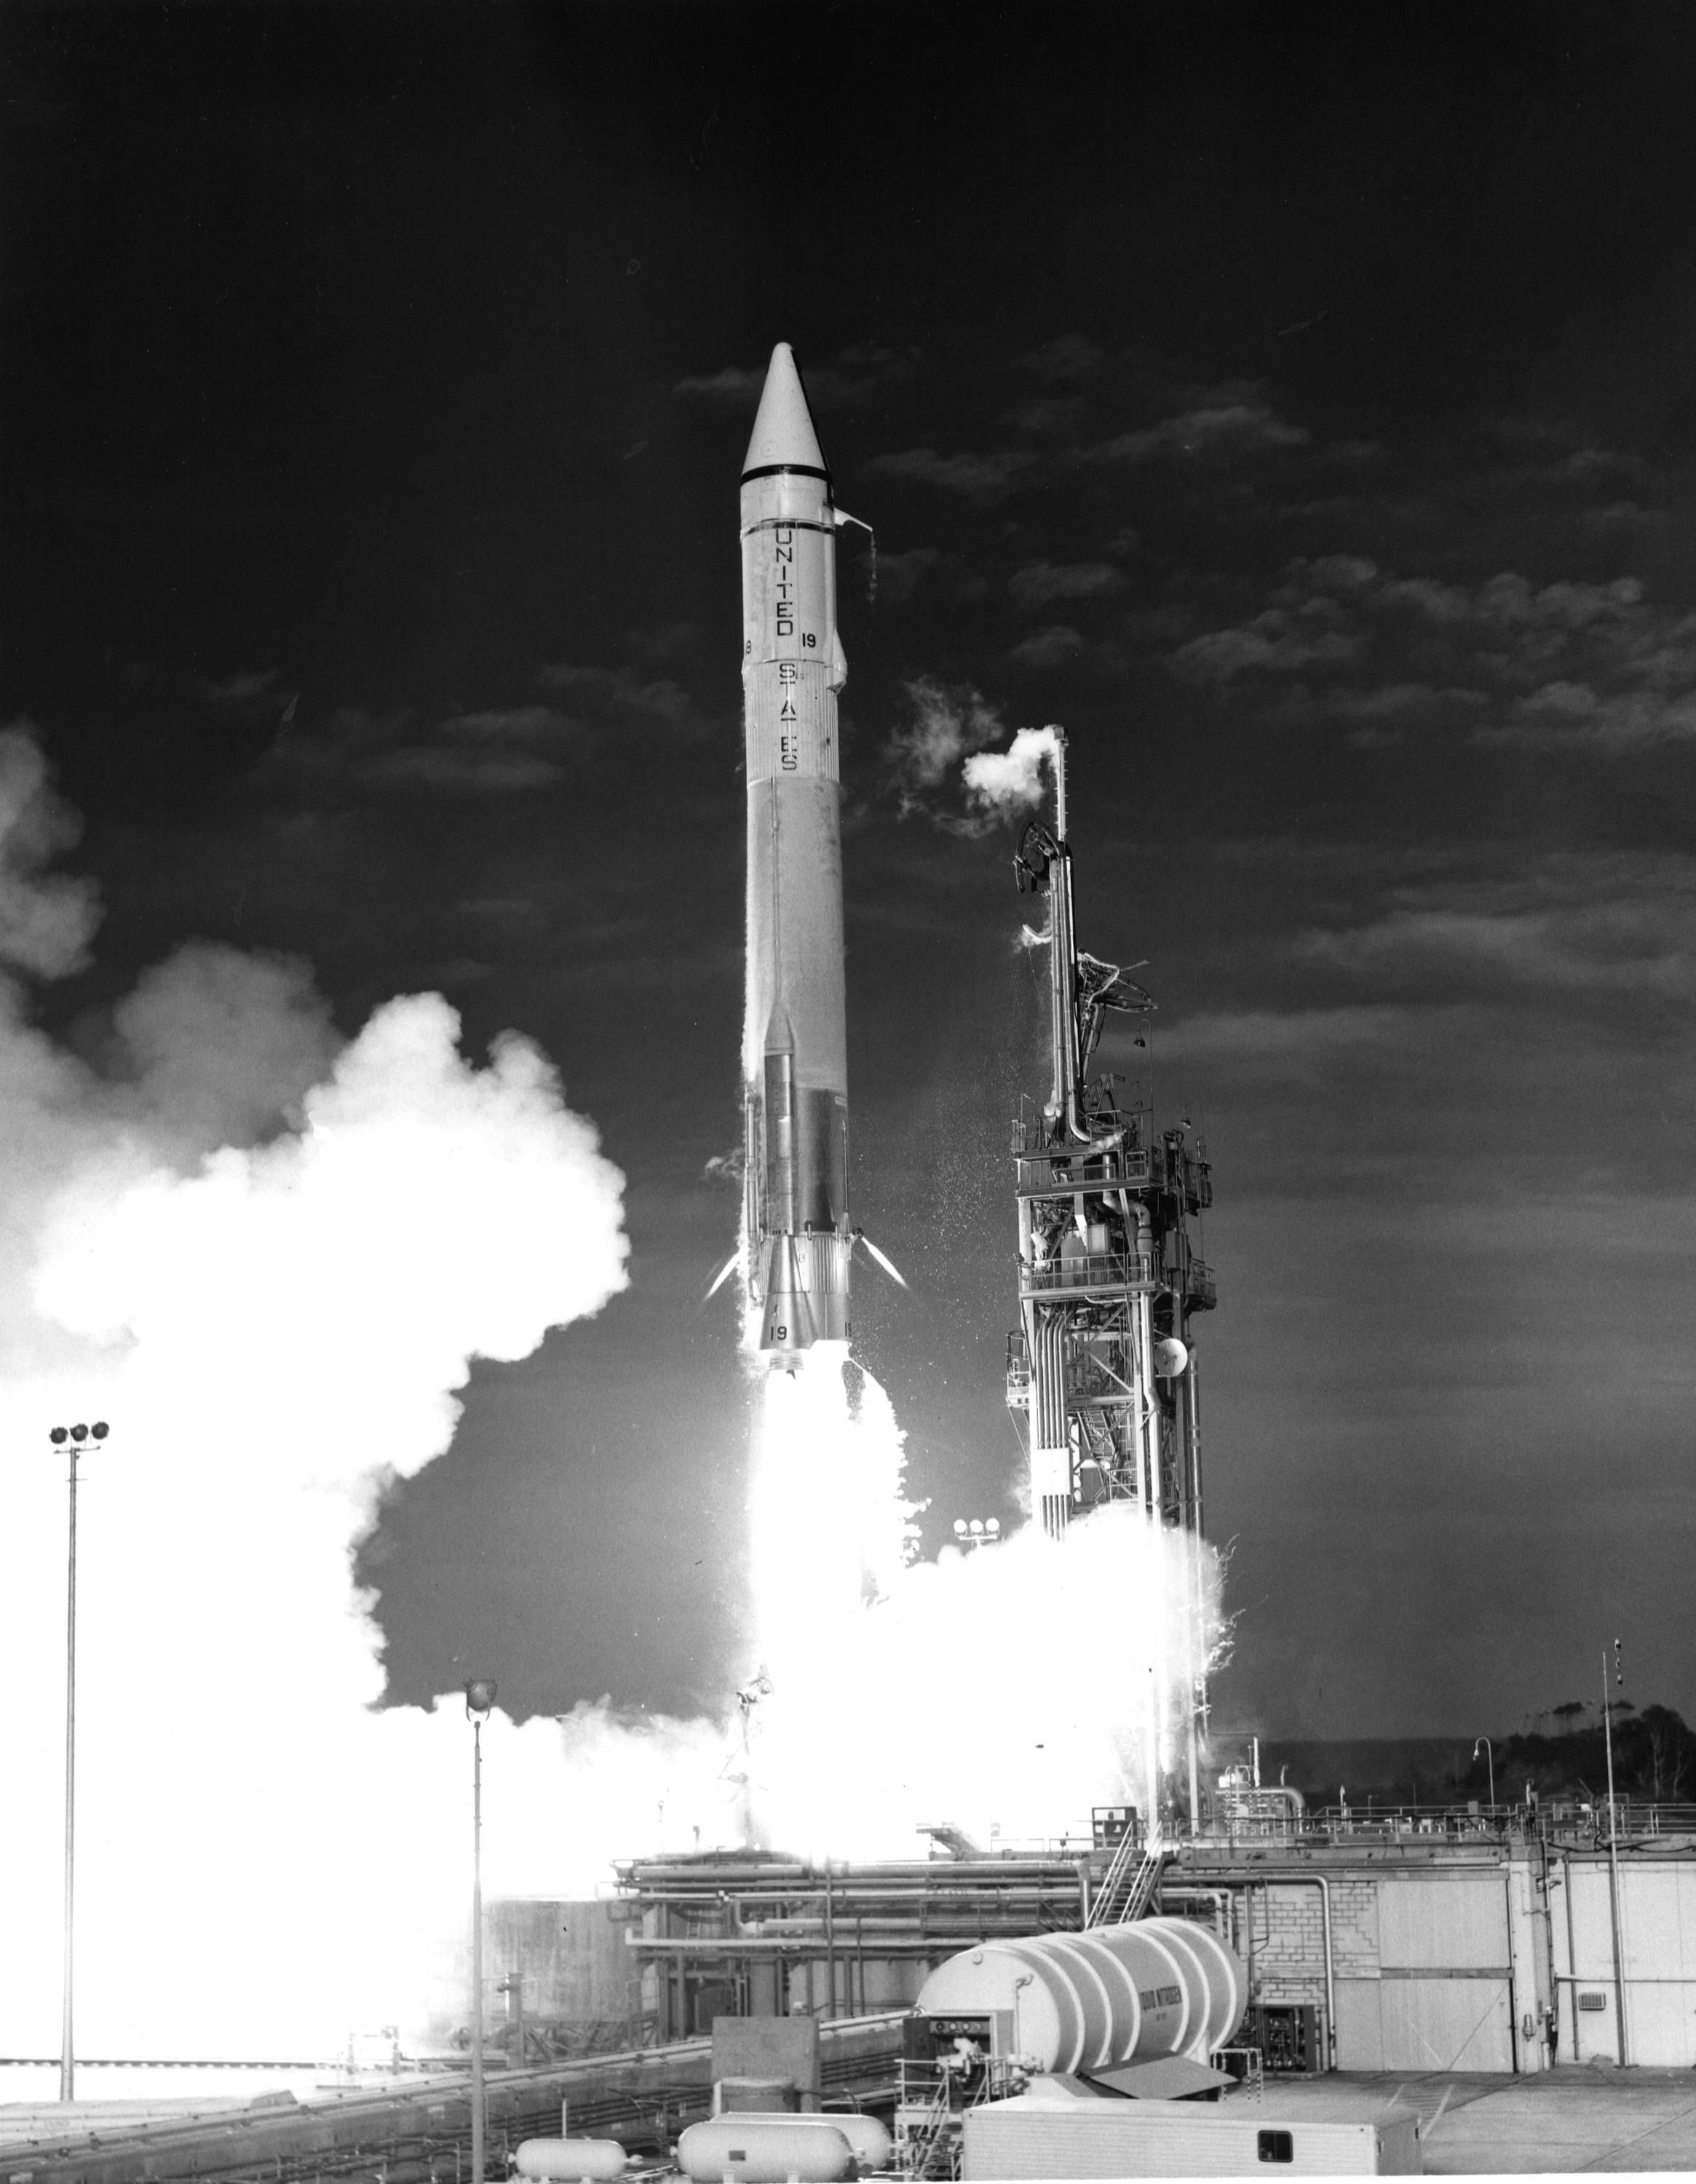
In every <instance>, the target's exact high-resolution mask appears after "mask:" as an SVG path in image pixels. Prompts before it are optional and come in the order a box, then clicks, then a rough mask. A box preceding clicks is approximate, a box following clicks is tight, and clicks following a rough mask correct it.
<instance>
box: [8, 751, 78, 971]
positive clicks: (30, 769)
mask: <svg viewBox="0 0 1696 2184" xmlns="http://www.w3.org/2000/svg"><path fill="white" fill-rule="evenodd" d="M81 837H82V822H81V818H80V817H79V816H77V814H76V813H75V811H72V810H71V809H70V806H69V805H66V804H64V803H63V802H62V801H61V800H60V799H59V798H58V796H56V795H55V794H54V793H53V788H52V787H51V786H50V784H49V783H48V781H47V761H46V760H45V759H44V758H43V757H42V750H41V746H40V744H38V743H37V742H36V737H35V732H34V730H33V728H32V727H31V724H30V722H29V721H22V720H20V721H14V722H13V723H12V725H11V726H10V727H7V728H3V729H0V963H6V964H8V965H10V966H12V967H14V969H16V970H19V971H27V972H33V973H34V974H36V976H37V977H40V978H63V977H64V975H65V974H66V973H67V972H71V971H80V970H81V968H82V967H83V965H84V964H85V963H86V961H87V960H88V944H89V942H90V941H91V940H92V939H93V938H94V933H95V928H96V927H97V925H98V924H99V922H100V905H99V903H98V901H97V899H96V895H95V891H94V889H93V887H92V885H91V884H90V883H89V882H88V881H86V880H80V879H70V878H65V877H60V876H58V875H56V874H53V875H50V874H48V873H47V872H45V871H44V869H43V867H44V866H46V865H47V863H48V862H49V861H51V860H52V859H53V857H54V856H56V855H58V852H59V851H60V850H69V849H73V848H75V845H76V844H77V843H78V842H79V841H80V840H81Z"/></svg>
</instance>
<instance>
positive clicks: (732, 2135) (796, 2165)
mask: <svg viewBox="0 0 1696 2184" xmlns="http://www.w3.org/2000/svg"><path fill="white" fill-rule="evenodd" d="M836 2121H837V2120H836V2118H835V2117H834V2116H831V2117H829V2118H826V2117H823V2116H820V2117H816V2118H803V2117H800V2116H792V2115H753V2114H744V2115H728V2116H714V2117H712V2118H711V2119H710V2120H709V2121H707V2122H706V2123H692V2124H691V2125H690V2126H689V2128H688V2129H687V2131H685V2132H684V2133H683V2135H682V2137H681V2138H679V2140H678V2142H677V2165H678V2166H679V2168H680V2169H681V2170H682V2171H683V2173H684V2175H685V2176H688V2177H690V2178H691V2179H692V2180H693V2184H722V2179H724V2178H725V2177H727V2176H729V2177H734V2178H735V2179H736V2180H737V2184H788V2180H789V2179H790V2178H792V2177H793V2178H795V2179H797V2180H798V2184H837V2180H838V2179H839V2178H842V2177H844V2176H852V2175H853V2174H854V2168H855V2163H854V2148H852V2147H851V2146H850V2145H849V2144H848V2140H847V2139H846V2138H845V2137H843V2135H842V2132H841V2131H838V2130H837V2127H836Z"/></svg>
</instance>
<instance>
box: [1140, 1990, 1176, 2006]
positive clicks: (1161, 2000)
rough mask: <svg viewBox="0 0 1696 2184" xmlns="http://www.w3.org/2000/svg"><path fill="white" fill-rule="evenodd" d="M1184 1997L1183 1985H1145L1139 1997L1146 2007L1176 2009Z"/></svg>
mask: <svg viewBox="0 0 1696 2184" xmlns="http://www.w3.org/2000/svg"><path fill="white" fill-rule="evenodd" d="M1183 1998H1184V1992H1183V1989H1182V1987H1181V1986H1145V1987H1144V1988H1143V1990H1142V1992H1140V1993H1139V1994H1138V1995H1137V2001H1138V2002H1140V2003H1142V2005H1143V2009H1176V2008H1177V2006H1178V2004H1179V2003H1181V2002H1182V2000H1183Z"/></svg>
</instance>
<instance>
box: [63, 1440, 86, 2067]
mask: <svg viewBox="0 0 1696 2184" xmlns="http://www.w3.org/2000/svg"><path fill="white" fill-rule="evenodd" d="M81 1453H82V1444H81V1442H80V1441H75V1440H74V1441H72V1442H71V1444H70V1562H69V1566H68V1568H67V1571H66V1575H65V1610H64V1971H63V1973H62V1975H61V1976H60V1981H59V2029H58V2097H59V2098H60V2099H61V2100H62V2101H70V2100H74V2099H75V2098H76V2033H75V2012H74V2009H73V2000H72V1992H71V1981H72V1979H73V1977H74V1975H75V1966H76V1944H75V1934H76V1908H75V1907H76V1459H77V1458H78V1457H79V1456H81Z"/></svg>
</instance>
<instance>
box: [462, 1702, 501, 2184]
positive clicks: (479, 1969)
mask: <svg viewBox="0 0 1696 2184" xmlns="http://www.w3.org/2000/svg"><path fill="white" fill-rule="evenodd" d="M494 1702H495V1686H494V1685H493V1683H492V1681H491V1680H489V1679H488V1678H487V1677H482V1678H478V1679H475V1680H473V1681H472V1682H470V1683H469V1684H467V1685H466V1686H465V1714H466V1718H467V1719H468V1720H469V1721H470V1724H471V2176H472V2180H473V2184H483V2177H484V2173H485V2152H484V2145H483V2141H484V2136H485V2132H486V2130H487V2115H486V2114H485V2109H484V2096H483V1724H484V1723H485V1721H487V1719H488V1716H489V1709H490V1708H492V1706H493V1705H494Z"/></svg>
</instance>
